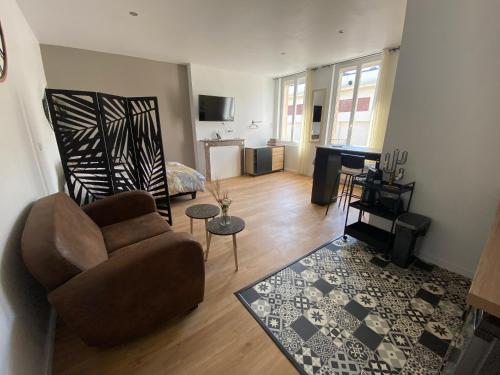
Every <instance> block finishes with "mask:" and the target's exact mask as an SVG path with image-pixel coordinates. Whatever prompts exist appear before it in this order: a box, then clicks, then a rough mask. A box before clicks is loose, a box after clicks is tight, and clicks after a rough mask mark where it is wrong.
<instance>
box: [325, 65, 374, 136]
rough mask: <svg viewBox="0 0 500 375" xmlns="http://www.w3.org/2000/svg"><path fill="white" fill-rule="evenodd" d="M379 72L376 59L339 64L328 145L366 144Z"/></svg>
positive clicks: (370, 130) (369, 132)
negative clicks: (329, 143) (331, 129)
mask: <svg viewBox="0 0 500 375" xmlns="http://www.w3.org/2000/svg"><path fill="white" fill-rule="evenodd" d="M379 75H380V61H370V62H366V60H365V63H363V61H361V62H359V63H357V64H356V63H354V64H353V63H347V64H343V65H341V66H340V67H339V70H338V72H337V78H336V81H337V82H338V83H337V91H336V98H335V112H334V119H333V131H332V137H331V143H332V144H345V145H353V146H368V142H369V140H370V134H371V132H372V130H373V129H372V119H373V109H374V104H375V95H376V92H377V85H378V81H379V80H378V78H379ZM353 103H356V104H355V105H354V106H353Z"/></svg>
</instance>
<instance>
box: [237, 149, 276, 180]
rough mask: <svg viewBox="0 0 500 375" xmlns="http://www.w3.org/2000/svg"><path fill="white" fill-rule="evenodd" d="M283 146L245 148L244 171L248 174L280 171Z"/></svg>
mask: <svg viewBox="0 0 500 375" xmlns="http://www.w3.org/2000/svg"><path fill="white" fill-rule="evenodd" d="M284 154H285V147H284V146H274V147H273V146H269V147H255V148H251V147H249V148H246V149H245V171H246V173H247V174H250V175H254V176H255V175H260V174H264V173H270V172H275V171H282V170H284V168H285V165H284V161H285V158H284Z"/></svg>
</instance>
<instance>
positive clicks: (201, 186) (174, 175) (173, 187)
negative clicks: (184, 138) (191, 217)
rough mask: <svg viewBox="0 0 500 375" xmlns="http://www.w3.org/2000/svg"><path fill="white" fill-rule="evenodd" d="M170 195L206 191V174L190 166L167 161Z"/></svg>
mask: <svg viewBox="0 0 500 375" xmlns="http://www.w3.org/2000/svg"><path fill="white" fill-rule="evenodd" d="M165 167H166V170H167V182H168V193H169V195H176V194H179V193H191V192H195V191H205V176H203V175H202V174H201V173H200V172H198V171H195V170H194V169H192V168H189V167H188V166H186V165H184V164H181V163H178V162H175V161H169V162H167V163H166V166H165Z"/></svg>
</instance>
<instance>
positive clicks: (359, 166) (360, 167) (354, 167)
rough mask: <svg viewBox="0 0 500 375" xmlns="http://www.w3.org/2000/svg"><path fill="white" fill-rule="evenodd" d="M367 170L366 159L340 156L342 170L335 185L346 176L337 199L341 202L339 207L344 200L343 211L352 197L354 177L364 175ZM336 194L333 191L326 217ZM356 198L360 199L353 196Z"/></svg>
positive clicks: (354, 156)
mask: <svg viewBox="0 0 500 375" xmlns="http://www.w3.org/2000/svg"><path fill="white" fill-rule="evenodd" d="M364 170H365V157H364V156H358V155H352V154H340V170H339V172H338V174H337V181H336V183H335V185H337V184H338V183H339V182H340V178H341V176H342V175H344V176H345V177H344V184H343V185H342V192H341V193H340V195H338V196H337V197H336V198H337V199H338V200H339V207H340V204H341V203H342V198H344V206H343V207H342V209H343V210H344V209H345V205H346V203H347V199H348V198H349V196H350V192H351V186H352V183H353V180H354V176H356V175H358V174H360V173H363V172H364ZM334 193H335V192H334V191H332V196H331V197H330V203H328V206H327V207H326V212H325V216H326V215H328V210H329V209H330V205H331V204H332V201H333V198H334V197H333V194H334ZM353 197H355V198H359V196H357V195H353Z"/></svg>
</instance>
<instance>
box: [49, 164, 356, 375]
mask: <svg viewBox="0 0 500 375" xmlns="http://www.w3.org/2000/svg"><path fill="white" fill-rule="evenodd" d="M223 186H224V187H225V188H227V189H228V190H229V191H230V194H231V197H232V198H233V204H232V205H231V209H230V213H231V214H232V215H237V216H241V217H242V218H244V219H245V221H246V229H245V230H244V231H243V232H241V233H240V234H238V256H239V271H238V272H235V271H234V260H233V252H232V242H231V236H227V237H218V236H214V237H213V239H212V245H211V248H210V257H209V259H208V262H207V263H206V286H205V300H204V301H203V302H202V303H201V304H200V306H199V307H198V309H196V310H194V311H193V312H191V313H190V314H189V315H187V316H183V317H181V318H179V319H176V320H174V321H171V322H168V323H166V324H165V325H164V326H163V327H161V328H159V329H158V330H157V331H156V332H154V333H153V334H150V335H148V336H146V337H143V338H141V339H138V340H136V341H134V342H132V343H129V344H127V345H123V346H120V347H115V348H111V349H96V348H91V347H88V346H86V345H85V344H83V342H82V341H81V340H80V339H79V338H78V337H77V336H76V335H75V334H73V333H72V332H71V331H70V330H69V329H68V328H67V327H65V326H64V324H62V323H58V327H57V332H56V340H55V352H54V363H53V370H54V374H107V375H112V374H117V375H118V374H120V375H123V374H177V375H181V374H186V375H187V374H189V375H195V374H217V375H219V374H273V375H278V374H295V373H296V371H295V369H294V368H293V367H292V365H291V364H290V363H289V362H288V360H287V359H286V358H285V356H284V355H283V354H282V353H281V351H280V350H279V349H278V347H277V346H276V345H275V344H274V343H273V342H272V340H271V339H270V338H269V337H268V336H267V334H266V333H265V332H264V330H263V329H262V328H261V327H260V326H259V324H257V322H256V321H255V320H254V318H252V317H251V316H250V314H249V313H248V312H247V311H246V310H245V308H244V307H243V306H242V305H241V303H240V302H239V301H238V300H237V299H236V297H235V296H234V295H233V293H234V292H235V291H237V290H238V289H240V288H242V287H244V286H246V285H248V284H250V283H252V282H253V281H255V280H256V279H259V278H261V277H263V276H265V275H266V274H269V273H271V272H272V271H274V270H276V269H278V268H281V267H282V266H284V265H285V264H287V263H289V262H291V261H293V260H294V259H296V258H298V257H300V256H301V255H303V254H305V253H307V252H309V251H310V250H312V249H314V248H315V247H317V246H319V245H321V244H322V243H324V242H326V241H327V240H329V239H331V238H333V237H336V236H338V235H339V234H341V233H342V229H343V225H344V214H343V212H342V210H339V209H338V208H337V205H332V207H331V209H330V212H329V214H328V217H327V218H324V212H325V208H324V207H320V206H317V205H314V204H311V203H310V194H311V186H312V180H311V178H310V177H306V176H301V175H295V174H291V173H274V174H270V175H265V176H260V177H237V178H234V179H229V180H226V181H224V182H223ZM211 202H212V198H211V196H210V195H209V194H208V193H201V194H199V195H198V198H197V199H196V200H195V201H192V200H190V199H187V197H183V198H182V199H180V200H177V201H174V202H173V203H172V210H173V220H174V230H176V231H189V220H188V218H187V217H186V216H185V215H184V210H185V209H186V207H188V206H190V205H192V204H195V203H211ZM354 216H355V215H353V217H354ZM194 236H195V238H196V239H198V240H199V241H200V242H201V243H202V244H203V246H205V236H204V232H203V221H196V222H195V233H194ZM123 292H124V293H126V292H127V291H126V290H124V291H123ZM165 292H167V293H168V291H165ZM130 324H133V322H131V323H130Z"/></svg>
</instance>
